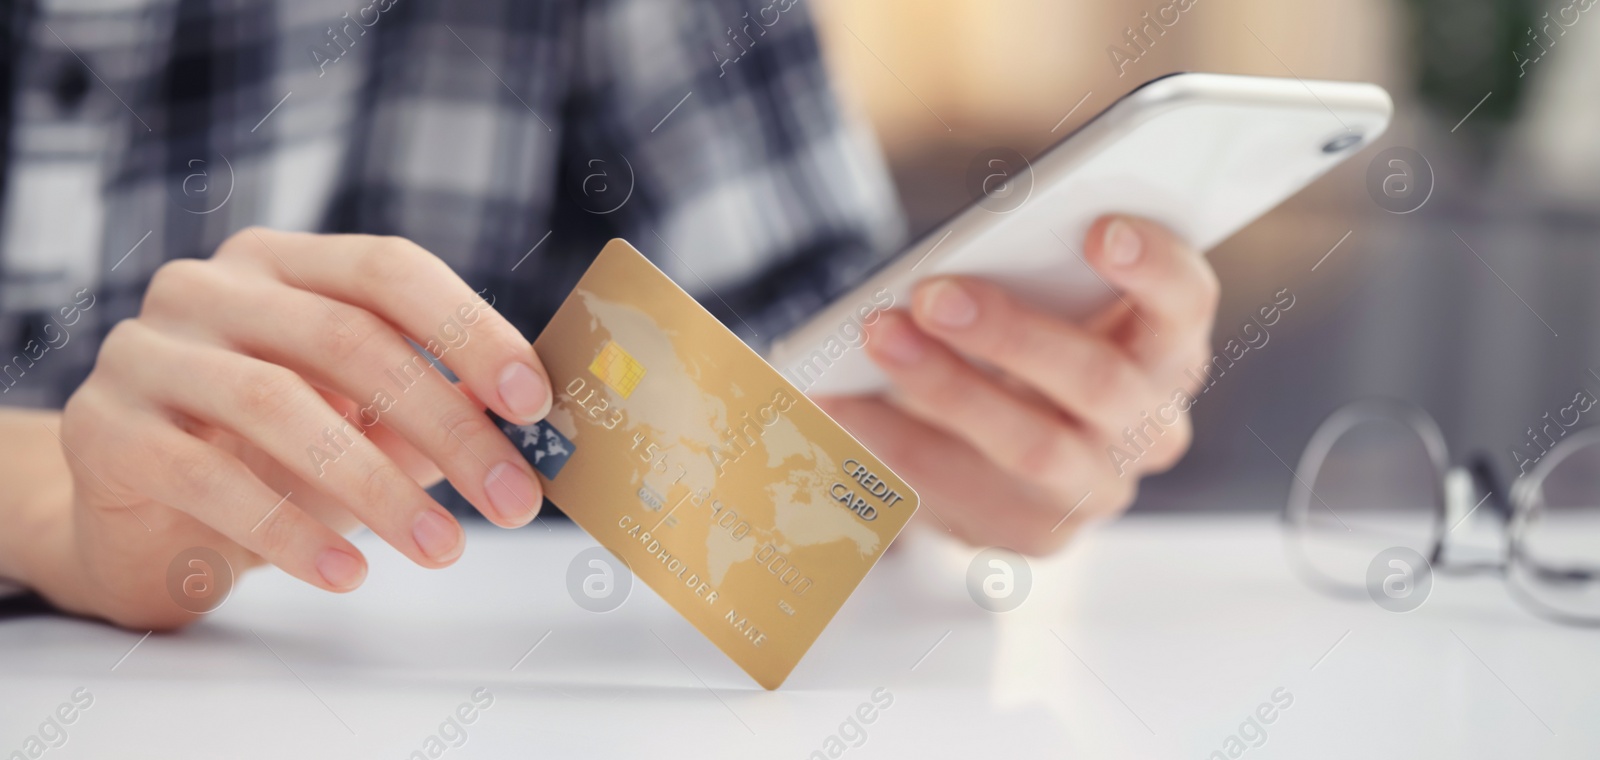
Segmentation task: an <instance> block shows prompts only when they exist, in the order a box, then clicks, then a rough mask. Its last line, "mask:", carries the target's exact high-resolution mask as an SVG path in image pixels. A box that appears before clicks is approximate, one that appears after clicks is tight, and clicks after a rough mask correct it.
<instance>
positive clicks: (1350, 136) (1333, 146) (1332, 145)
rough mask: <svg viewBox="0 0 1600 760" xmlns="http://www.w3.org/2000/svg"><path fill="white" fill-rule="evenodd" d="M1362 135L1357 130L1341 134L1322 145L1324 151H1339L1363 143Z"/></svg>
mask: <svg viewBox="0 0 1600 760" xmlns="http://www.w3.org/2000/svg"><path fill="white" fill-rule="evenodd" d="M1361 139H1362V138H1361V135H1360V134H1357V133H1355V132H1350V133H1347V134H1342V135H1339V136H1338V137H1335V138H1333V139H1332V140H1329V141H1328V142H1326V143H1324V144H1323V145H1322V152H1323V153H1338V152H1339V151H1341V150H1348V149H1350V148H1353V147H1355V146H1357V145H1360V144H1361Z"/></svg>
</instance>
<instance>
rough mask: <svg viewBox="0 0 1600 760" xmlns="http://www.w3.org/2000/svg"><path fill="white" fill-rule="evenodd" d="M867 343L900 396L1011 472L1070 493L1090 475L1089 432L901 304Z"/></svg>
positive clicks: (919, 414)
mask: <svg viewBox="0 0 1600 760" xmlns="http://www.w3.org/2000/svg"><path fill="white" fill-rule="evenodd" d="M869 329H870V331H871V339H870V340H868V341H867V351H868V353H869V354H870V355H871V356H872V358H873V360H874V361H876V362H877V363H878V365H879V366H880V367H882V368H883V370H884V373H885V374H887V375H888V377H889V380H890V382H891V383H892V385H893V396H892V398H893V399H894V400H895V402H896V404H897V405H898V406H900V407H901V408H903V409H905V411H906V412H907V413H908V414H910V415H912V416H913V417H916V418H918V419H920V420H922V421H923V422H926V423H928V424H929V425H931V426H933V427H935V428H937V429H940V430H944V431H946V432H948V433H950V434H951V435H954V436H956V437H958V438H961V439H962V440H965V441H966V442H967V443H969V444H971V445H972V446H973V447H974V448H976V449H977V450H979V451H981V452H984V455H985V456H986V457H987V458H988V459H989V460H990V461H992V462H994V463H995V464H996V465H998V466H999V467H1000V468H1001V469H1003V470H1005V471H1006V472H1009V473H1011V474H1012V475H1015V476H1019V477H1022V478H1024V479H1026V480H1028V481H1030V482H1033V483H1036V484H1039V485H1041V486H1043V487H1046V488H1048V489H1050V490H1051V491H1052V492H1054V493H1058V494H1065V493H1067V492H1068V491H1069V490H1070V489H1071V486H1072V484H1073V483H1075V482H1081V481H1082V480H1084V479H1085V478H1086V477H1087V476H1088V475H1089V472H1088V468H1089V467H1091V466H1092V465H1091V464H1090V461H1091V459H1090V457H1092V456H1093V455H1094V452H1092V451H1091V450H1090V447H1089V445H1088V443H1087V441H1086V440H1085V439H1084V437H1083V435H1082V434H1081V433H1080V432H1079V431H1077V430H1074V429H1072V428H1070V427H1069V426H1068V425H1067V424H1066V423H1065V422H1064V421H1063V420H1062V419H1061V417H1060V415H1059V414H1057V413H1056V412H1055V411H1054V410H1052V409H1047V408H1041V407H1036V406H1033V405H1029V404H1024V403H1022V402H1021V401H1019V400H1017V399H1016V397H1014V396H1012V395H1010V394H1008V393H1006V392H1005V391H1004V390H1002V389H1001V388H1000V387H999V386H997V385H996V384H995V383H994V382H993V381H992V380H991V379H989V378H988V377H985V376H984V375H983V373H981V372H979V371H978V370H977V369H976V368H974V367H973V366H972V365H970V364H968V363H967V362H966V361H965V360H963V359H961V358H960V357H958V356H956V355H955V354H954V353H952V352H951V351H950V349H948V348H946V347H945V346H943V345H941V344H940V343H939V342H937V341H935V340H933V339H931V338H930V337H928V336H927V335H924V334H923V333H922V331H921V330H918V329H917V327H916V325H915V324H913V323H912V321H911V319H910V318H909V317H907V316H906V315H905V313H904V312H901V311H898V310H897V311H890V312H886V313H884V314H883V316H882V317H881V318H880V319H879V320H878V322H877V324H875V325H873V326H872V327H871V328H869Z"/></svg>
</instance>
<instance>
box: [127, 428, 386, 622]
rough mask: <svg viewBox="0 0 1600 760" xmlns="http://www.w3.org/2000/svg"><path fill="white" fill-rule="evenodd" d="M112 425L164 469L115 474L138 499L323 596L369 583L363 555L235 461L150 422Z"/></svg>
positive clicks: (284, 495) (142, 469)
mask: <svg viewBox="0 0 1600 760" xmlns="http://www.w3.org/2000/svg"><path fill="white" fill-rule="evenodd" d="M118 416H119V417H120V419H119V420H117V421H114V422H109V424H113V425H122V426H131V427H134V428H136V429H137V431H138V432H137V434H136V435H137V438H138V440H139V441H140V443H141V445H142V446H144V447H146V450H148V451H158V452H160V453H161V454H160V457H161V462H162V463H163V465H164V466H162V467H149V466H142V467H127V466H124V467H122V468H121V469H120V471H118V472H117V475H118V477H119V478H121V479H125V480H124V482H127V483H129V484H130V485H131V486H133V487H134V488H136V489H137V490H138V491H139V492H140V493H142V494H145V495H148V496H149V497H151V498H153V499H155V500H156V501H159V502H161V503H163V504H167V505H169V506H172V507H173V508H175V509H177V510H179V511H181V512H185V513H187V514H189V515H190V516H192V517H194V518H195V519H196V520H199V521H200V522H202V523H204V524H205V525H207V526H208V527H210V528H211V529H213V530H215V531H217V532H218V533H220V534H222V535H223V536H225V537H227V538H228V539H229V540H232V541H233V542H235V543H237V544H239V545H240V546H243V547H244V548H246V549H248V550H250V551H251V552H254V553H255V554H256V555H258V556H260V557H261V558H262V559H264V560H266V561H267V562H270V563H272V564H274V565H277V566H278V567H280V568H283V570H284V571H285V572H287V573H289V574H290V575H292V576H294V577H296V578H299V579H300V580H303V581H305V582H307V583H310V584H311V585H313V586H317V587H319V588H323V589H326V590H328V591H340V592H343V591H350V590H352V589H355V588H356V587H358V586H360V585H361V582H362V581H363V580H364V579H365V578H366V576H367V562H366V559H365V558H364V557H363V556H362V554H361V552H360V551H359V550H357V549H356V548H355V546H353V545H351V543H350V542H349V541H347V540H345V538H344V537H343V536H340V535H339V534H338V533H335V532H334V531H333V530H332V529H330V528H329V527H328V526H326V525H324V524H322V523H321V522H319V521H318V520H317V519H316V518H313V517H311V516H310V515H308V514H306V513H305V511H303V510H302V509H300V507H299V506H298V505H297V504H295V502H294V500H293V498H292V497H291V496H289V495H287V494H278V493H275V492H274V491H273V490H272V489H270V488H268V487H267V486H266V485H265V484H264V483H262V482H261V480H260V479H258V478H257V477H256V476H255V474H254V473H252V472H250V469H249V468H247V467H245V465H244V464H243V463H242V462H240V461H239V460H238V459H236V458H234V457H232V456H229V455H227V454H225V453H223V452H222V451H220V450H218V449H216V448H215V447H212V446H209V445H207V444H206V443H204V442H203V441H200V440H198V439H196V438H195V437H193V436H191V435H187V434H185V433H183V432H181V431H179V430H177V429H176V428H174V427H172V425H171V424H170V423H168V422H167V421H165V420H162V419H160V418H159V417H157V416H156V415H154V414H148V413H140V412H128V411H127V410H126V409H124V410H122V413H121V414H120V415H118Z"/></svg>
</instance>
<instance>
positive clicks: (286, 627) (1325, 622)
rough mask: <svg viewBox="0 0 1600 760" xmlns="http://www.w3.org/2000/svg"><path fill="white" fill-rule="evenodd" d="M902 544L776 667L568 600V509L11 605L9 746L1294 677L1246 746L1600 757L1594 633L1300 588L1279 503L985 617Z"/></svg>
mask: <svg viewBox="0 0 1600 760" xmlns="http://www.w3.org/2000/svg"><path fill="white" fill-rule="evenodd" d="M902 542H903V543H902V544H900V545H897V546H896V549H895V551H893V552H891V554H890V556H888V557H886V558H885V559H884V561H883V562H882V563H881V564H880V565H879V566H878V568H877V569H876V570H874V571H873V573H872V574H871V575H870V576H868V578H867V580H866V581H865V583H864V584H863V585H862V587H861V588H860V589H859V590H858V592H857V593H856V595H855V596H854V597H852V598H851V599H850V601H849V602H848V603H847V604H846V605H845V607H844V609H843V610H842V611H841V612H840V614H839V616H838V618H837V619H836V620H835V621H834V623H833V625H832V626H831V627H829V628H828V630H827V631H826V632H825V633H824V634H823V636H822V638H821V639H820V640H819V641H818V642H817V644H816V645H815V647H814V648H813V649H812V650H811V652H810V653H809V654H808V655H807V656H806V658H805V660H804V661H802V662H801V664H800V666H799V668H797V669H796V670H795V672H794V674H793V675H792V676H791V677H790V679H789V681H788V682H787V683H786V684H785V685H784V686H783V688H782V689H780V690H778V691H776V692H767V691H764V690H763V689H761V688H760V687H758V686H756V685H755V684H754V683H753V682H752V681H751V680H750V679H749V678H747V677H746V676H745V675H744V673H743V672H742V671H740V670H739V669H738V668H737V667H736V666H735V665H734V664H733V663H732V662H731V661H729V660H728V659H727V658H726V657H724V656H723V655H722V654H721V652H719V651H718V650H717V649H716V648H715V647H713V646H712V645H711V644H710V643H709V642H708V641H706V640H705V639H704V638H702V637H701V636H700V635H699V633H697V632H696V631H695V630H694V629H693V628H691V627H690V626H689V625H688V623H686V622H685V621H684V620H683V619H681V618H679V617H678V616H677V615H676V613H674V612H673V611H672V610H671V609H670V608H669V607H667V606H666V605H665V604H664V603H663V602H662V601H661V600H660V599H659V598H658V597H656V596H655V594H654V593H653V592H651V591H650V590H649V589H648V588H646V587H645V586H643V585H642V584H635V587H634V591H633V594H632V596H631V597H630V598H629V599H628V601H627V602H626V603H624V604H623V606H622V607H621V608H620V609H618V610H616V611H614V612H610V613H606V614H595V613H591V612H587V611H585V610H583V609H580V608H579V607H578V606H577V605H576V604H575V603H573V602H572V601H571V599H570V598H569V597H568V596H567V591H566V586H565V579H564V576H565V571H566V566H567V563H568V562H569V561H570V560H571V559H572V557H573V556H574V555H575V554H576V553H577V552H578V551H579V550H581V549H583V548H585V547H588V546H591V545H593V544H594V542H593V541H592V539H590V538H589V537H588V536H587V535H585V534H583V533H582V532H581V531H579V530H578V529H576V528H574V527H571V526H570V525H566V524H560V523H558V524H556V526H555V528H554V529H548V527H547V526H545V525H544V524H543V522H536V523H535V524H534V525H532V526H529V527H528V528H524V529H522V530H519V531H502V530H499V529H495V528H492V527H488V526H480V527H477V528H473V529H472V530H471V531H470V533H469V536H468V548H467V551H466V553H465V555H464V556H463V557H462V559H461V560H460V562H459V563H458V564H457V565H456V566H454V567H453V568H449V569H446V570H442V571H427V570H422V569H420V568H417V567H414V566H411V565H409V564H408V563H406V562H405V561H404V560H403V558H401V557H400V556H399V555H398V554H396V553H395V552H393V551H392V550H390V549H388V548H387V547H384V546H382V545H381V544H380V543H379V542H378V541H376V540H374V538H373V537H372V536H371V535H365V536H362V537H360V538H359V539H358V542H357V543H358V545H360V546H361V547H362V549H363V550H365V551H367V552H368V556H369V558H370V560H371V565H372V567H371V574H370V576H369V578H368V580H367V583H366V585H365V586H364V587H363V588H362V589H360V590H359V591H357V592H355V593H353V594H350V595H347V596H335V595H331V594H326V593H323V592H320V591H316V590H314V589H312V588H310V587H308V586H305V585H303V584H300V583H298V582H296V581H294V580H292V579H290V578H289V577H288V576H286V575H283V574H282V573H279V572H277V571H275V570H268V571H260V572H257V573H255V574H252V575H249V576H247V577H246V578H245V579H244V580H243V581H242V582H241V583H240V584H239V586H238V587H237V588H236V589H235V590H234V592H233V595H232V597H231V598H230V599H229V600H228V601H227V603H226V604H225V605H224V606H223V607H222V608H221V609H220V610H218V611H217V612H216V613H214V614H213V615H212V616H211V617H210V618H208V619H207V620H205V621H203V622H201V623H199V624H197V625H195V626H193V627H191V628H189V629H187V630H185V631H183V632H181V633H178V634H174V635H159V634H158V635H154V636H150V637H149V638H148V639H146V640H144V641H143V642H142V643H141V642H140V638H141V635H142V633H143V632H126V631H119V630H115V629H112V628H109V627H106V626H102V625H96V624H91V623H84V622H77V621H69V620H60V619H48V618H40V619H29V620H21V621H10V622H4V623H0V759H8V758H10V757H11V753H12V752H14V751H16V750H18V749H20V748H22V745H23V742H24V740H25V739H26V737H27V736H28V735H30V734H32V733H35V732H37V730H38V725H39V723H40V722H41V721H43V720H44V719H45V718H47V717H48V716H49V715H50V713H51V711H52V710H54V709H55V708H56V706H57V705H58V704H60V703H61V702H64V701H68V700H69V699H70V698H71V696H72V694H73V693H74V692H75V691H77V690H78V689H80V688H84V689H88V692H89V693H90V694H92V695H93V698H94V702H93V704H92V706H91V707H90V708H89V709H87V710H85V711H83V712H82V713H81V714H80V715H79V716H78V718H77V720H76V721H75V722H74V723H73V724H72V725H71V726H67V727H66V728H67V732H68V740H67V742H66V743H65V744H63V745H61V746H60V747H56V748H51V749H49V750H47V751H46V752H45V753H44V754H43V755H42V757H43V758H46V759H47V760H64V759H65V758H112V757H116V758H122V757H130V758H131V757H150V758H190V757H193V758H208V759H209V758H234V757H237V758H285V757H294V758H309V757H338V758H356V757H363V758H364V757H374V758H394V759H396V760H398V759H399V758H404V757H407V756H408V755H410V753H412V752H413V751H416V750H418V749H422V748H423V741H424V739H425V738H426V737H428V736H429V735H430V734H432V733H435V732H436V731H437V730H438V727H439V724H440V723H441V722H442V721H444V720H445V719H446V718H447V717H449V716H450V714H451V713H452V711H454V710H455V709H456V707H457V706H458V705H459V704H461V703H462V702H465V701H468V700H469V699H471V697H472V694H473V693H474V692H475V691H477V690H479V689H487V690H488V693H489V694H492V695H493V697H494V702H493V704H492V706H490V707H489V708H488V709H486V710H484V711H483V712H482V713H481V714H480V715H479V717H478V719H477V720H476V721H475V722H474V723H472V724H471V725H469V726H466V727H465V728H466V731H467V734H466V736H467V738H466V741H465V743H464V744H462V745H461V746H459V747H451V748H449V749H447V750H446V751H445V752H444V753H442V755H440V757H443V758H447V759H448V760H455V759H456V758H499V757H519V758H521V757H528V758H532V757H538V758H546V757H556V758H566V757H629V758H634V757H697V758H699V757H738V758H768V757H791V758H804V757H808V756H810V754H811V753H812V752H814V751H817V750H819V749H824V747H825V745H824V742H825V740H826V739H827V738H828V737H829V736H830V735H833V734H836V733H838V732H839V730H840V724H841V723H842V722H844V721H846V719H848V718H849V717H850V715H851V713H852V712H853V711H855V709H856V707H857V706H858V705H859V704H861V703H862V702H868V701H870V700H871V699H872V696H873V692H874V691H875V690H876V689H878V688H879V687H883V688H885V689H887V690H888V693H889V694H892V695H893V703H892V704H891V705H890V706H889V707H888V708H887V709H885V710H883V711H882V712H880V713H879V714H878V715H877V717H876V719H875V720H874V721H873V722H872V723H870V724H865V725H864V728H865V729H866V739H865V741H864V742H860V740H859V739H858V740H857V741H858V742H860V746H854V747H851V746H848V745H846V746H847V749H846V750H845V751H844V752H843V753H840V754H839V756H840V757H844V758H848V759H849V760H856V759H858V758H872V757H878V758H889V757H915V758H924V757H927V758H943V757H951V758H980V757H981V758H996V757H1027V758H1034V757H1096V758H1098V757H1116V758H1146V757H1148V758H1169V757H1170V758H1205V757H1207V756H1209V755H1210V754H1211V753H1213V752H1215V751H1218V750H1219V749H1222V748H1223V746H1224V741H1225V740H1226V739H1227V737H1228V736H1229V735H1230V734H1233V733H1235V732H1236V731H1237V730H1238V726H1239V724H1240V723H1241V722H1243V721H1245V719H1246V718H1248V717H1249V716H1250V714H1251V713H1252V712H1253V711H1254V710H1255V709H1256V707H1257V705H1258V704H1260V703H1262V702H1265V701H1268V700H1270V699H1271V697H1272V694H1273V693H1274V692H1275V691H1277V690H1278V689H1280V688H1281V689H1284V690H1286V691H1287V692H1288V693H1289V694H1292V695H1293V700H1294V701H1293V704H1292V705H1291V706H1290V707H1289V708H1287V709H1285V710H1283V711H1282V712H1281V713H1279V714H1278V716H1277V718H1276V720H1275V721H1274V722H1273V723H1271V724H1270V725H1266V726H1265V729H1266V736H1267V739H1266V741H1265V743H1264V744H1262V745H1261V746H1259V747H1249V748H1247V749H1246V751H1245V752H1244V753H1242V754H1241V755H1240V756H1241V757H1244V758H1247V759H1248V760H1259V759H1261V758H1270V757H1279V758H1290V757H1293V758H1321V757H1327V758H1352V757H1361V758H1378V757H1394V758H1410V757H1429V758H1442V757H1450V758H1477V757H1482V758H1507V757H1516V758H1535V757H1552V758H1554V757H1563V758H1580V757H1582V758H1593V757H1600V633H1596V632H1595V631H1592V630H1582V629H1573V628H1567V627H1562V626H1559V625H1555V624H1552V623H1549V622H1545V621H1543V620H1541V619H1538V618H1535V617H1533V616H1531V615H1529V614H1527V613H1526V612H1524V611H1523V610H1522V609H1520V608H1519V607H1517V606H1516V605H1515V603H1514V602H1513V601H1512V600H1511V599H1510V598H1509V597H1508V596H1507V594H1506V592H1505V590H1504V589H1503V587H1502V586H1501V585H1500V584H1499V582H1498V581H1497V580H1494V579H1490V578H1483V579H1458V578H1450V577H1440V576H1436V578H1435V585H1434V589H1433V593H1432V596H1431V597H1430V598H1429V600H1428V601H1427V603H1426V604H1424V605H1423V606H1422V608H1421V609H1419V610H1417V611H1415V612H1412V613H1408V614H1396V613H1391V612H1385V611H1383V610H1381V609H1379V608H1378V607H1377V606H1376V605H1375V604H1372V603H1371V602H1370V601H1347V600H1339V599H1332V598H1327V597H1324V596H1322V595H1320V594H1318V593H1317V592H1314V591H1312V590H1310V589H1309V588H1306V587H1305V586H1303V585H1302V584H1301V582H1300V581H1299V580H1298V579H1297V578H1296V577H1294V576H1293V575H1292V574H1291V573H1290V571H1289V569H1288V565H1287V563H1286V560H1285V556H1284V553H1283V549H1282V546H1281V540H1280V536H1279V534H1278V531H1277V526H1276V523H1275V522H1274V521H1273V520H1272V519H1271V518H1269V517H1266V516H1248V517H1247V516H1132V517H1129V518H1125V519H1123V520H1121V521H1118V522H1115V523H1110V524H1107V525H1103V526H1099V527H1097V528H1093V529H1091V530H1090V531H1088V532H1087V533H1086V534H1085V535H1084V536H1082V537H1081V538H1080V540H1078V541H1077V542H1076V543H1075V544H1074V545H1073V546H1072V547H1070V548H1069V550H1068V551H1067V552H1066V553H1065V554H1063V555H1061V556H1059V557H1057V558H1053V559H1051V560H1049V561H1046V562H1035V563H1033V570H1034V588H1033V591H1032V593H1031V595H1030V596H1029V597H1028V599H1027V601H1026V602H1025V603H1024V604H1023V606H1022V607H1021V608H1020V609H1018V610H1016V611H1013V612H1010V613H1004V614H996V613H990V612H986V611H984V610H982V609H980V608H979V607H977V606H976V605H975V604H974V603H973V602H972V600H971V599H970V598H969V596H968V593H967V590H966V583H965V576H966V568H967V564H968V561H969V560H970V559H971V558H972V557H973V556H974V554H975V550H972V549H966V548H962V547H958V546H955V545H952V544H950V543H948V542H946V541H944V540H942V537H937V536H932V535H930V534H927V533H917V534H915V535H909V536H907V537H903V538H902ZM536 643H537V646H535V644H536ZM530 648H532V650H531V652H530ZM130 650H131V651H130ZM480 698H482V696H481V692H480ZM880 698H881V695H880ZM835 750H837V747H835Z"/></svg>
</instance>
